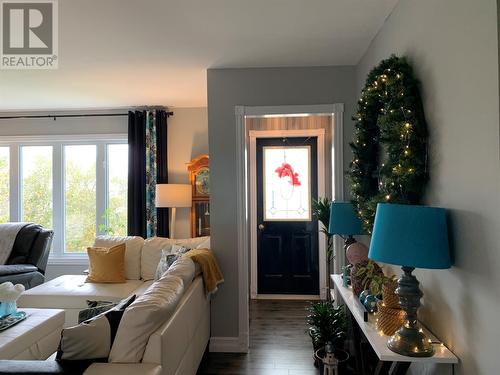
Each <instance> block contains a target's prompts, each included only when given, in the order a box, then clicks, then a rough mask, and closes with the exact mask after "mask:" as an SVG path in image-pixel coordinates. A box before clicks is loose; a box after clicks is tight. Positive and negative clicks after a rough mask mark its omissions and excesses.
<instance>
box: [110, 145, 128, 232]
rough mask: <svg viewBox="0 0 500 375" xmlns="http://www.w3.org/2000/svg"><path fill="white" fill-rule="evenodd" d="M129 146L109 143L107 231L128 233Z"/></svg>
mask: <svg viewBox="0 0 500 375" xmlns="http://www.w3.org/2000/svg"><path fill="white" fill-rule="evenodd" d="M127 181H128V146H127V145H123V144H121V145H120V144H114V145H108V179H107V183H108V204H107V207H108V208H107V211H106V213H105V220H106V223H107V228H106V229H107V232H108V233H109V234H113V235H117V236H125V235H127Z"/></svg>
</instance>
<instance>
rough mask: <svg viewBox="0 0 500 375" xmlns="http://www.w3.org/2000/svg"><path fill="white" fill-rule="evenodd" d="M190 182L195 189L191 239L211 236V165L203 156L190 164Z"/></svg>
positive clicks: (205, 156)
mask: <svg viewBox="0 0 500 375" xmlns="http://www.w3.org/2000/svg"><path fill="white" fill-rule="evenodd" d="M188 171H189V182H190V183H191V188H192V189H193V205H192V206H191V237H201V236H210V164H209V159H208V155H207V154H201V155H198V156H197V157H195V158H194V159H193V160H191V161H190V162H189V164H188Z"/></svg>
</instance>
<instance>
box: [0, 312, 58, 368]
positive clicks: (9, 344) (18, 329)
mask: <svg viewBox="0 0 500 375" xmlns="http://www.w3.org/2000/svg"><path fill="white" fill-rule="evenodd" d="M18 310H20V311H24V312H26V314H27V317H26V319H24V320H23V321H22V322H19V323H17V324H16V325H14V326H12V327H10V328H8V329H6V330H5V331H0V359H20V360H21V359H26V360H45V359H47V358H49V357H50V356H51V355H52V353H54V352H55V351H56V350H57V347H58V345H59V340H60V338H61V331H62V328H63V325H64V310H59V309H31V308H20V309H18Z"/></svg>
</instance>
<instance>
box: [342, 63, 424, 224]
mask: <svg viewBox="0 0 500 375" xmlns="http://www.w3.org/2000/svg"><path fill="white" fill-rule="evenodd" d="M418 85H419V82H418V81H417V79H416V78H415V77H414V74H413V70H412V68H411V66H410V65H409V64H408V62H407V60H406V59H405V58H404V57H397V56H394V55H392V56H391V57H390V58H388V59H386V60H383V61H382V62H381V63H380V64H379V65H378V66H377V67H375V68H374V69H373V70H372V71H371V72H370V73H369V74H368V78H367V80H366V84H365V87H364V89H363V90H362V91H361V98H360V99H359V102H358V110H357V113H356V115H355V116H354V117H353V120H354V121H356V123H355V136H354V140H353V142H351V143H350V145H351V148H352V151H353V154H354V157H353V159H352V161H351V164H350V170H349V176H350V179H351V182H352V184H351V191H352V197H353V203H354V205H355V207H356V209H357V212H358V215H359V217H360V218H361V219H362V221H363V225H364V227H365V230H366V231H367V232H368V233H371V230H372V227H373V221H374V218H375V210H376V208H377V204H378V203H379V202H389V203H403V204H419V203H420V201H421V198H422V195H423V193H424V189H425V184H426V182H427V179H428V171H427V124H426V122H425V116H424V110H423V105H422V100H421V97H420V92H419V89H418Z"/></svg>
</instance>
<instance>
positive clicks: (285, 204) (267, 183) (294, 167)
mask: <svg viewBox="0 0 500 375" xmlns="http://www.w3.org/2000/svg"><path fill="white" fill-rule="evenodd" d="M263 152H264V158H263V160H264V171H263V172H264V210H263V211H264V220H265V221H273V220H274V221H310V220H311V178H310V174H311V169H310V164H311V149H310V147H309V146H269V147H264V148H263Z"/></svg>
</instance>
